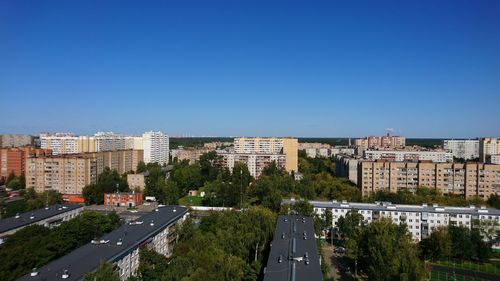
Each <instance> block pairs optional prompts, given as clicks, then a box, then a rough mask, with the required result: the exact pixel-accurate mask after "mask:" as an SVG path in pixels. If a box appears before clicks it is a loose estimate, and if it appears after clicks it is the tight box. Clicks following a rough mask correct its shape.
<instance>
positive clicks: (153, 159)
mask: <svg viewBox="0 0 500 281" xmlns="http://www.w3.org/2000/svg"><path fill="white" fill-rule="evenodd" d="M142 146H143V150H144V162H145V163H158V164H161V165H163V164H165V165H166V164H168V156H169V138H168V136H167V135H165V134H163V133H162V132H152V131H151V132H145V133H144V134H143V135H142Z"/></svg>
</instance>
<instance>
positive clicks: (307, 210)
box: [290, 200, 314, 217]
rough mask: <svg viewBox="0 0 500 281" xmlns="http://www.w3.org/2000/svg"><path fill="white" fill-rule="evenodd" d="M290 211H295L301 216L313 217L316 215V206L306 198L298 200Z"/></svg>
mask: <svg viewBox="0 0 500 281" xmlns="http://www.w3.org/2000/svg"><path fill="white" fill-rule="evenodd" d="M290 213H294V214H297V215H300V216H307V217H313V216H314V208H313V206H312V205H311V204H310V203H309V201H306V200H299V201H296V202H295V203H294V204H293V205H292V206H291V209H290Z"/></svg>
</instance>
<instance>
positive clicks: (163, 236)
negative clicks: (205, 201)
mask: <svg viewBox="0 0 500 281" xmlns="http://www.w3.org/2000/svg"><path fill="white" fill-rule="evenodd" d="M187 211H188V210H187V209H186V208H185V207H181V206H164V207H158V208H157V209H156V210H155V211H153V212H151V213H149V214H147V215H144V216H142V217H141V218H139V219H137V220H136V221H133V222H131V223H129V224H126V225H123V226H121V227H120V228H118V229H116V230H114V231H112V232H110V233H108V234H106V235H104V236H103V237H101V238H99V239H96V240H93V241H92V242H90V243H88V244H86V245H84V246H82V247H80V248H78V249H76V250H74V251H73V252H71V253H69V254H67V255H65V256H63V257H61V258H59V259H57V260H55V261H52V262H50V263H48V264H47V265H44V266H42V267H41V268H39V269H36V270H35V271H33V272H32V273H31V274H27V275H25V276H23V277H21V278H20V279H18V280H19V281H42V280H43V281H44V280H60V279H61V278H63V279H65V280H67V281H76V280H83V278H84V275H85V273H87V272H92V271H95V270H96V269H97V268H98V266H99V263H100V262H101V261H105V262H109V263H112V264H113V269H114V270H115V272H117V273H118V275H119V276H120V278H121V280H127V279H128V278H129V277H131V276H134V275H136V273H137V270H138V268H139V250H140V249H141V248H146V249H150V250H154V251H156V252H157V253H159V254H161V255H164V256H166V257H170V256H171V255H172V250H173V247H174V245H175V243H176V242H177V239H178V233H177V229H178V226H179V225H180V224H181V223H182V222H183V221H184V220H185V219H186V217H187V216H188V213H187Z"/></svg>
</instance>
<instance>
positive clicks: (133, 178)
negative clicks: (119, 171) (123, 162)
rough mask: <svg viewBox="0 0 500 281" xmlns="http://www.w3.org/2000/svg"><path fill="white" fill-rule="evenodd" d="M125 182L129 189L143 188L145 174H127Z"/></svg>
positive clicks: (144, 185) (144, 186)
mask: <svg viewBox="0 0 500 281" xmlns="http://www.w3.org/2000/svg"><path fill="white" fill-rule="evenodd" d="M127 183H128V187H129V188H130V189H136V188H137V189H139V190H141V191H142V190H144V189H145V188H146V174H145V173H140V174H128V175H127Z"/></svg>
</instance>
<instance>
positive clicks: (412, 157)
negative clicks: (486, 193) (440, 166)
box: [363, 150, 453, 163]
mask: <svg viewBox="0 0 500 281" xmlns="http://www.w3.org/2000/svg"><path fill="white" fill-rule="evenodd" d="M363 155H364V158H365V159H367V160H387V161H432V162H437V163H446V162H448V163H451V162H453V153H451V152H447V151H439V150H426V151H410V150H365V151H364V153H363Z"/></svg>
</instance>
